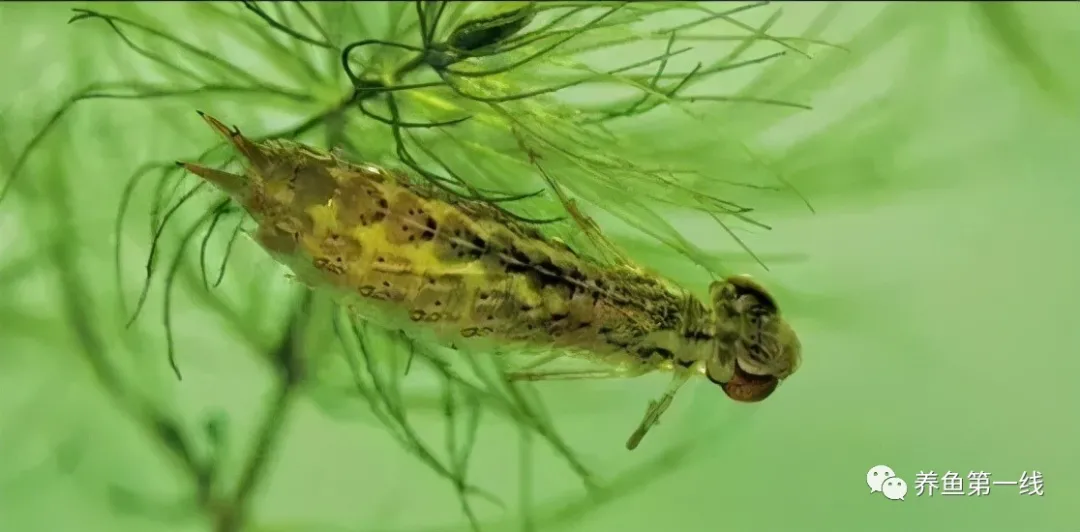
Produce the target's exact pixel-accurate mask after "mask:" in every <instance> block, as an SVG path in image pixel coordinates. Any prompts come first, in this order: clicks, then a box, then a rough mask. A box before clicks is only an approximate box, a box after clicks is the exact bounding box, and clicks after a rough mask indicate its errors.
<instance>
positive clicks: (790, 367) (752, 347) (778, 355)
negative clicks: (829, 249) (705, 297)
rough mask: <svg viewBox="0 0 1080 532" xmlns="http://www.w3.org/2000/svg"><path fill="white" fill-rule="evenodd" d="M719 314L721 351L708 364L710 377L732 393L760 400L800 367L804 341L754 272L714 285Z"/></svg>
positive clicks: (735, 396)
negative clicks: (782, 314)
mask: <svg viewBox="0 0 1080 532" xmlns="http://www.w3.org/2000/svg"><path fill="white" fill-rule="evenodd" d="M709 295H710V297H711V299H712V305H713V312H715V315H716V339H717V352H716V353H715V355H713V356H711V357H709V359H708V361H707V362H706V365H705V371H706V375H707V376H708V377H709V380H711V381H713V382H715V383H717V384H718V385H720V387H721V388H723V390H724V393H725V394H727V396H728V397H730V398H732V399H734V400H736V401H741V402H756V401H761V400H763V399H765V398H766V397H768V396H769V395H770V394H772V393H773V391H775V390H776V387H777V386H778V385H779V383H780V381H782V380H783V379H786V378H787V377H789V376H790V375H791V374H793V373H795V371H796V370H797V369H798V368H799V363H800V361H801V358H802V352H801V351H802V346H801V344H800V343H799V339H798V337H797V336H796V335H795V331H793V330H792V329H791V326H789V325H788V323H787V322H786V321H784V319H783V318H782V317H781V316H780V309H779V308H778V307H777V305H776V301H774V300H773V298H772V296H770V295H769V293H768V292H766V291H765V289H764V288H763V287H762V286H761V285H759V284H757V283H756V282H754V281H753V280H751V279H750V278H749V277H745V276H736V277H729V278H727V279H725V280H723V281H717V282H714V283H713V284H712V286H710V287H709Z"/></svg>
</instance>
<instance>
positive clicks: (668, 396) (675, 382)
mask: <svg viewBox="0 0 1080 532" xmlns="http://www.w3.org/2000/svg"><path fill="white" fill-rule="evenodd" d="M690 375H691V373H690V372H688V371H684V372H679V373H676V374H675V377H674V378H673V379H672V380H671V384H670V385H669V386H668V390H667V392H665V393H664V395H663V396H661V397H660V399H659V400H656V401H652V402H650V403H649V407H648V408H647V409H646V410H645V417H644V418H643V419H642V420H641V423H640V424H639V425H638V427H637V429H635V430H634V433H633V434H631V435H630V439H629V440H627V441H626V449H627V450H630V451H633V450H634V449H636V448H637V446H638V444H639V443H641V439H642V438H644V437H645V434H646V433H648V432H649V429H651V428H653V426H655V425H656V424H657V423H659V422H660V416H661V415H663V414H664V411H665V410H667V409H668V407H669V406H671V402H672V401H674V400H675V394H676V393H677V392H678V391H679V388H681V387H682V385H683V384H685V383H686V381H687V380H688V379H689V378H690Z"/></svg>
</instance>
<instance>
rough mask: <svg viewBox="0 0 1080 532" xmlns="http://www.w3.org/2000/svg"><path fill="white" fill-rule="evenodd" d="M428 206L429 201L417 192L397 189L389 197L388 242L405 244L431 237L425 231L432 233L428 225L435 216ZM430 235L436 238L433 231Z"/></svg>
mask: <svg viewBox="0 0 1080 532" xmlns="http://www.w3.org/2000/svg"><path fill="white" fill-rule="evenodd" d="M427 208H428V206H427V202H426V201H424V200H423V199H421V198H419V197H417V196H416V195H415V194H412V193H410V192H409V191H408V190H406V189H399V190H397V192H396V193H395V194H394V195H393V196H392V197H391V198H389V210H390V215H389V216H388V217H387V218H386V238H387V243H389V244H390V245H394V246H405V245H410V244H416V243H419V242H424V241H426V240H428V239H430V238H427V237H428V235H426V234H425V233H431V231H429V230H428V225H430V221H431V220H433V218H432V216H431V215H430V213H429V212H428V211H427ZM430 237H431V238H434V233H431V234H430Z"/></svg>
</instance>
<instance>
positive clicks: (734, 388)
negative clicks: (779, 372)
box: [720, 364, 780, 403]
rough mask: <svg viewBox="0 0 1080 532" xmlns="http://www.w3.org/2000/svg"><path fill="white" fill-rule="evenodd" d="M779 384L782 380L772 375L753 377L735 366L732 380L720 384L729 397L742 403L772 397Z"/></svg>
mask: <svg viewBox="0 0 1080 532" xmlns="http://www.w3.org/2000/svg"><path fill="white" fill-rule="evenodd" d="M779 384H780V379H777V378H776V377H773V376H772V375H752V374H750V373H746V372H745V371H743V370H741V369H739V365H738V364H735V368H734V372H733V375H732V376H731V380H729V381H728V382H726V383H722V384H720V387H721V388H722V389H723V390H724V393H725V394H727V396H728V397H730V398H732V399H734V400H736V401H739V402H740V403H756V402H758V401H764V400H765V398H767V397H769V396H770V395H772V393H773V392H775V391H776V387H777V386H778V385H779Z"/></svg>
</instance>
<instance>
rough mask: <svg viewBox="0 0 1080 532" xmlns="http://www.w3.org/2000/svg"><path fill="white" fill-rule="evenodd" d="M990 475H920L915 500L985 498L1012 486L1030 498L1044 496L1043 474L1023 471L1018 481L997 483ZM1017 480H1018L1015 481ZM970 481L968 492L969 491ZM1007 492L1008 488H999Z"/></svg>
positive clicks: (923, 473) (919, 473)
mask: <svg viewBox="0 0 1080 532" xmlns="http://www.w3.org/2000/svg"><path fill="white" fill-rule="evenodd" d="M991 476H992V475H991V474H990V473H988V472H986V471H970V472H968V474H967V475H965V476H961V475H960V474H959V473H957V472H955V471H946V472H945V473H942V474H941V475H940V476H938V474H937V473H936V472H935V471H933V470H931V471H919V472H918V474H916V475H915V496H916V497H934V496H956V495H960V496H968V497H981V496H985V495H990V490H991V488H992V487H996V486H1010V487H1011V488H1008V489H1010V490H1015V492H1016V493H1019V494H1020V495H1026V496H1038V497H1041V496H1042V495H1043V474H1042V472H1041V471H1023V472H1021V473H1020V477H1019V478H1017V479H1016V480H1013V479H1012V478H1010V479H1008V480H993V479H991ZM1014 478H1015V477H1014ZM965 481H966V484H967V486H966V489H965ZM999 489H1005V488H999Z"/></svg>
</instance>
